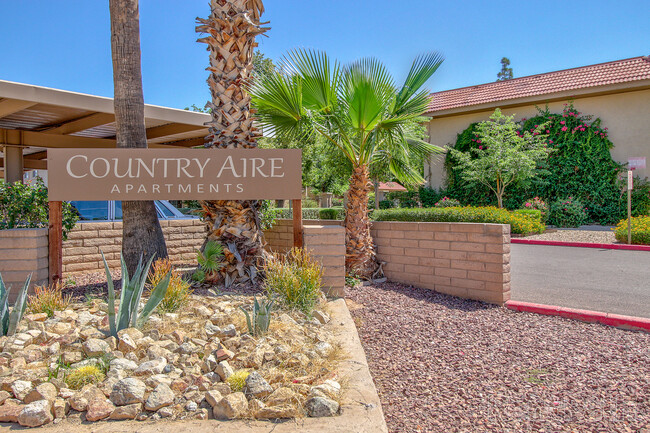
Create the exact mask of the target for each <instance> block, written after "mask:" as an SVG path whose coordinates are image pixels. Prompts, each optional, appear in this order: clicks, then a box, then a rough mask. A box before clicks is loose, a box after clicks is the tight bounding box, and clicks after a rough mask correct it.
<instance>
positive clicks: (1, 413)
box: [0, 401, 25, 422]
mask: <svg viewBox="0 0 650 433" xmlns="http://www.w3.org/2000/svg"><path fill="white" fill-rule="evenodd" d="M23 407H25V406H24V405H22V404H16V403H10V402H8V401H7V402H5V404H3V405H2V406H0V422H18V415H20V413H21V412H22V410H23Z"/></svg>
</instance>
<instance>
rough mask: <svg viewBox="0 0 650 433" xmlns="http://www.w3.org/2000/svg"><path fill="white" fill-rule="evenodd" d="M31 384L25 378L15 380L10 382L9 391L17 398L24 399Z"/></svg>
mask: <svg viewBox="0 0 650 433" xmlns="http://www.w3.org/2000/svg"><path fill="white" fill-rule="evenodd" d="M32 388H33V385H32V383H31V382H29V381H27V380H16V381H14V383H12V384H11V392H12V393H13V394H14V397H16V398H17V399H18V400H21V401H22V400H24V399H25V397H27V394H29V393H30V391H31V390H32Z"/></svg>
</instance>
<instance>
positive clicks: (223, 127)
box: [196, 0, 268, 286]
mask: <svg viewBox="0 0 650 433" xmlns="http://www.w3.org/2000/svg"><path fill="white" fill-rule="evenodd" d="M210 7H211V13H210V16H209V17H208V18H207V19H202V18H197V19H196V20H197V23H198V25H197V27H196V31H197V32H200V33H205V34H207V36H205V37H202V38H199V39H198V42H202V43H205V44H207V50H208V51H209V53H210V66H209V67H208V68H207V70H208V71H209V72H210V75H209V76H208V80H207V82H208V86H209V87H210V92H211V94H212V101H211V102H208V104H207V105H206V107H207V108H208V109H209V111H210V113H211V115H212V121H210V122H208V126H209V135H208V137H207V141H208V143H207V144H206V147H210V148H215V149H234V148H245V149H250V148H255V147H257V139H258V138H259V137H260V136H261V134H260V132H259V130H258V129H257V128H256V127H255V125H253V118H252V116H251V110H250V97H249V96H248V94H247V93H246V92H245V91H244V89H243V85H244V84H245V83H246V82H247V80H248V79H249V74H250V72H251V70H252V68H253V63H252V59H253V49H254V48H255V46H257V44H256V43H255V37H256V36H257V35H260V34H262V33H264V32H265V31H266V30H268V28H263V27H261V23H260V15H261V14H262V13H263V12H264V6H263V4H262V1H261V0H212V1H211V3H210ZM261 205H262V201H261V200H245V201H234V200H215V201H202V202H201V206H202V208H203V215H204V219H205V220H206V222H207V225H208V235H207V239H208V240H214V241H216V242H219V243H220V244H221V245H222V246H223V247H224V260H225V265H224V266H223V267H222V268H221V271H220V274H219V276H220V278H223V281H224V283H225V285H226V286H229V285H230V284H232V283H233V282H236V281H237V282H243V281H246V280H248V279H251V278H252V279H254V278H255V276H256V274H257V270H256V269H257V266H258V265H260V259H262V257H263V254H264V244H263V234H262V231H261V227H260V220H259V211H260V207H261Z"/></svg>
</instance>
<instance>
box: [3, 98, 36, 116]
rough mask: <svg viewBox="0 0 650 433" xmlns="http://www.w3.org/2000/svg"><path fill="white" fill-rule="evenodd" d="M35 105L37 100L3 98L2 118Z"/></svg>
mask: <svg viewBox="0 0 650 433" xmlns="http://www.w3.org/2000/svg"><path fill="white" fill-rule="evenodd" d="M34 105H36V102H31V101H19V100H17V99H2V100H0V119H2V118H3V117H7V116H10V115H12V114H14V113H17V112H19V111H22V110H24V109H26V108H29V107H33V106H34Z"/></svg>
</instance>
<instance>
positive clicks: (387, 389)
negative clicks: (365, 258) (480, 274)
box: [347, 283, 650, 433]
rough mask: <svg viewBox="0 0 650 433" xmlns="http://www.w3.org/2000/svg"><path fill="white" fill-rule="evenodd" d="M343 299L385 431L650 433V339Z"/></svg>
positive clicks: (482, 308)
mask: <svg viewBox="0 0 650 433" xmlns="http://www.w3.org/2000/svg"><path fill="white" fill-rule="evenodd" d="M347 295H348V304H349V306H350V310H351V313H352V316H353V317H354V319H355V322H356V323H357V327H358V329H359V335H360V337H361V342H362V344H363V346H364V349H365V351H366V355H367V356H368V362H369V365H370V370H371V372H372V375H373V377H374V380H375V384H376V385H377V389H378V391H379V395H380V398H381V401H382V407H383V410H384V414H385V415H386V421H387V423H388V426H389V429H390V431H391V432H445V433H446V432H499V433H501V432H513V433H515V432H517V433H518V432H549V433H550V432H590V433H591V432H642V433H650V334H647V333H642V332H632V331H624V330H620V329H616V328H612V327H607V326H603V325H597V324H587V323H582V322H578V321H573V320H569V319H563V318H558V317H549V316H542V315H537V314H530V313H518V312H514V311H510V310H506V309H505V308H501V307H496V306H491V305H488V304H484V303H481V302H476V301H468V300H463V299H460V298H455V297H452V296H447V295H442V294H439V293H436V292H433V291H431V290H426V289H419V288H414V287H409V286H404V285H400V284H394V283H385V284H379V285H376V286H366V287H359V288H356V289H348V290H347Z"/></svg>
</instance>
